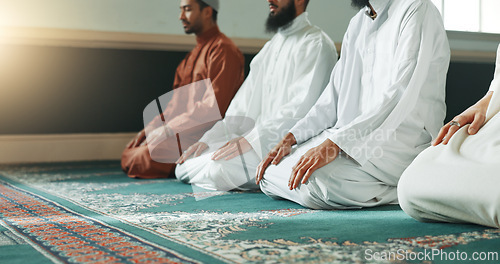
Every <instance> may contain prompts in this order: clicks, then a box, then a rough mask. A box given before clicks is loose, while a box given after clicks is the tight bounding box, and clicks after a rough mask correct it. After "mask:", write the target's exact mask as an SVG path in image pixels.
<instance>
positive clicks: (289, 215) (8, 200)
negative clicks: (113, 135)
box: [0, 162, 500, 264]
mask: <svg viewBox="0 0 500 264" xmlns="http://www.w3.org/2000/svg"><path fill="white" fill-rule="evenodd" d="M0 204H1V208H0V262H1V263H9V264H10V263H389V262H391V263H458V262H462V263H472V262H475V263H498V251H499V248H500V231H499V230H498V229H489V228H485V227H481V226H476V225H459V224H441V223H433V224H429V223H419V222H417V221H415V220H413V219H412V218H410V217H409V216H407V215H406V214H405V213H404V212H403V211H401V209H400V208H399V207H398V206H385V207H380V208H374V209H364V210H347V211H319V210H309V209H305V208H303V207H301V206H299V205H296V204H294V203H291V202H288V201H283V200H272V199H270V198H268V197H267V196H265V195H264V194H262V193H260V192H253V193H249V192H209V191H205V190H193V189H192V188H191V186H189V185H186V184H182V183H180V182H179V181H177V180H172V179H161V180H133V179H129V178H127V177H126V175H125V174H123V173H122V172H121V170H120V165H119V163H118V162H84V163H55V164H54V163H52V164H32V165H3V166H0ZM475 259H481V260H478V261H473V260H475ZM488 259H489V261H488ZM458 260H463V261H458ZM495 260H496V261H495ZM4 261H5V262H4Z"/></svg>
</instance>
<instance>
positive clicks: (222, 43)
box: [209, 32, 241, 53]
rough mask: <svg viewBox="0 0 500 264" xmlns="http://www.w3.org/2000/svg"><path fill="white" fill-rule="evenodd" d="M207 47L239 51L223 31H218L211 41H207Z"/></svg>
mask: <svg viewBox="0 0 500 264" xmlns="http://www.w3.org/2000/svg"><path fill="white" fill-rule="evenodd" d="M209 48H210V49H212V50H225V51H230V52H238V53H241V51H240V50H239V48H238V46H236V44H235V43H234V42H233V40H231V39H230V38H229V37H227V36H226V35H225V34H224V33H222V32H221V33H219V34H218V35H217V36H216V37H215V38H214V40H213V41H211V42H210V43H209Z"/></svg>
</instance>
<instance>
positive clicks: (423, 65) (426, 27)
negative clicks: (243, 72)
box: [257, 0, 450, 209]
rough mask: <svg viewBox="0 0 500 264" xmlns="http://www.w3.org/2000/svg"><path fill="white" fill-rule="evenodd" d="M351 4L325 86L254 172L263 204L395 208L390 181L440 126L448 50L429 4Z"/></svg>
mask: <svg viewBox="0 0 500 264" xmlns="http://www.w3.org/2000/svg"><path fill="white" fill-rule="evenodd" d="M352 2H353V5H357V6H360V7H362V6H364V8H363V9H362V10H361V11H360V12H359V13H358V14H357V15H356V16H355V17H354V18H353V19H352V20H351V22H350V24H349V27H348V29H347V32H346V34H345V37H344V40H343V43H342V50H341V58H340V60H339V62H338V63H337V65H336V66H335V68H334V70H333V71H332V75H331V79H330V83H329V84H328V86H327V87H326V89H325V91H324V92H323V94H322V95H321V97H320V98H319V99H318V102H317V103H316V104H315V105H314V106H313V108H312V109H311V111H310V112H309V113H308V114H307V116H306V117H305V118H303V119H302V120H300V121H299V122H298V123H297V124H296V125H295V126H294V127H293V128H292V129H291V130H290V132H289V133H288V134H287V135H286V136H285V137H284V138H283V139H282V141H281V142H280V143H279V144H278V145H277V146H276V147H275V148H274V149H273V150H272V151H271V152H270V153H269V154H268V155H267V157H266V158H264V160H263V161H262V162H261V164H260V165H259V168H258V175H257V181H258V182H259V183H260V186H261V189H262V191H263V192H264V193H266V194H267V195H268V196H270V197H273V198H284V199H288V200H291V201H294V202H296V203H299V204H301V205H302V206H305V207H309V208H314V209H342V208H360V207H373V206H378V205H383V204H392V203H397V193H396V185H397V183H398V180H399V177H400V176H401V174H402V173H403V171H404V169H405V168H406V167H407V166H408V165H409V164H410V163H411V161H412V160H413V159H414V158H415V157H416V156H417V155H418V153H420V152H421V151H422V150H424V149H425V148H426V147H428V146H429V143H430V142H431V139H432V138H433V137H435V136H437V133H438V131H439V128H440V127H441V126H442V122H443V119H444V117H445V108H446V106H445V102H444V99H445V81H446V73H447V70H448V65H449V60H450V50H449V44H448V40H447V36H446V32H445V30H444V27H443V22H442V18H441V15H440V14H439V11H438V10H437V9H436V7H435V6H434V5H433V3H432V2H431V1H430V0H392V1H391V0H370V1H368V0H365V1H362V0H356V1H355V0H353V1H352ZM295 144H297V147H292V146H293V145H295ZM287 155H289V156H288V157H286V158H284V157H285V156H287ZM264 173H265V174H264Z"/></svg>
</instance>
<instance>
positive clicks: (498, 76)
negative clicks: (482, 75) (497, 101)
mask: <svg viewBox="0 0 500 264" xmlns="http://www.w3.org/2000/svg"><path fill="white" fill-rule="evenodd" d="M499 86H500V45H498V50H497V62H496V66H495V77H494V78H493V81H492V82H491V85H490V91H498V90H499Z"/></svg>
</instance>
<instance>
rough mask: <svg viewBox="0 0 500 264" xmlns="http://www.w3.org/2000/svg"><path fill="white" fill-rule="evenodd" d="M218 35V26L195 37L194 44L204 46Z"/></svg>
mask: <svg viewBox="0 0 500 264" xmlns="http://www.w3.org/2000/svg"><path fill="white" fill-rule="evenodd" d="M219 33H220V30H219V26H217V25H216V26H214V27H213V28H211V29H209V30H207V31H206V32H205V33H203V34H201V35H200V36H196V42H197V43H198V44H205V43H207V42H208V41H209V40H211V39H212V38H214V37H216V36H217V35H219Z"/></svg>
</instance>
